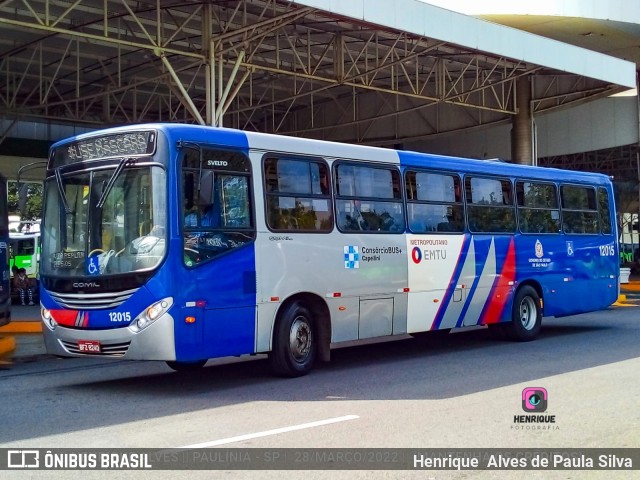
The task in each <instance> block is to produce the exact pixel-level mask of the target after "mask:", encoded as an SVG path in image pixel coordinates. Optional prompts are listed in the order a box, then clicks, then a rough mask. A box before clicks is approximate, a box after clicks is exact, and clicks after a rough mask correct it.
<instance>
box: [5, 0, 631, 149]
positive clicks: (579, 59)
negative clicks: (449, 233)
mask: <svg viewBox="0 0 640 480" xmlns="http://www.w3.org/2000/svg"><path fill="white" fill-rule="evenodd" d="M0 72H1V74H0V78H2V80H1V81H0V105H1V106H2V112H4V113H3V116H4V120H5V122H6V121H9V122H10V124H9V126H8V127H7V128H5V129H4V130H5V131H3V132H0V141H1V140H2V139H4V138H5V137H6V136H10V135H11V131H10V130H11V126H12V125H13V124H14V123H15V122H20V121H46V122H50V123H52V124H65V125H80V126H85V127H87V128H100V127H104V126H110V125H121V124H130V123H140V122H156V121H169V122H187V123H206V124H215V125H224V126H230V127H235V128H241V129H246V130H256V131H262V132H271V133H280V134H287V135H296V136H305V137H312V138H322V139H330V140H337V141H347V142H355V143H366V144H373V145H387V146H393V145H398V144H402V143H403V142H407V141H412V140H418V139H421V138H425V137H429V136H433V135H439V134H444V133H449V132H452V131H457V130H462V129H468V128H476V127H483V126H486V125H491V124H497V123H500V122H508V121H510V120H511V118H512V117H513V115H515V114H516V113H517V109H516V99H517V96H518V94H519V92H518V88H520V89H521V88H523V87H522V85H523V83H522V82H519V81H518V80H519V79H520V78H523V77H529V78H531V82H528V83H527V85H529V87H527V88H530V92H531V99H532V107H533V111H534V113H536V114H537V113H540V112H543V111H548V110H550V109H555V108H565V107H567V106H570V105H573V104H575V103H577V102H584V101H587V100H589V99H593V98H598V97H602V96H608V95H611V94H613V93H616V92H619V91H622V90H625V89H628V88H633V87H635V65H634V64H633V63H630V62H626V61H624V60H621V59H617V58H613V57H609V56H606V55H603V54H600V53H597V52H593V51H589V50H585V49H582V48H579V47H575V46H571V45H567V44H564V43H560V42H557V41H554V40H550V39H547V38H543V37H539V36H536V35H532V34H530V33H526V32H522V31H518V30H515V29H511V28H508V27H504V26H500V25H496V24H492V23H489V22H485V21H482V20H478V19H475V18H472V17H467V16H464V15H461V14H457V13H454V12H450V11H447V10H444V9H441V8H438V7H435V6H432V5H429V4H426V3H423V2H420V1H417V0H395V1H388V0H353V1H351V0H349V1H340V2H338V1H327V0H300V1H286V0H228V1H207V2H203V1H182V2H177V1H164V0H158V1H157V2H145V1H137V2H129V1H120V0H119V1H115V0H82V1H80V0H78V1H69V2H67V1H60V0H0ZM527 93H529V92H527ZM520 94H522V92H520ZM5 124H6V123H5Z"/></svg>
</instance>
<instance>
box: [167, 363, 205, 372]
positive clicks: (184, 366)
mask: <svg viewBox="0 0 640 480" xmlns="http://www.w3.org/2000/svg"><path fill="white" fill-rule="evenodd" d="M166 363H167V366H168V367H169V368H170V369H171V370H175V371H176V372H196V371H198V370H200V369H201V368H202V367H204V364H205V363H207V361H206V360H198V361H197V362H166Z"/></svg>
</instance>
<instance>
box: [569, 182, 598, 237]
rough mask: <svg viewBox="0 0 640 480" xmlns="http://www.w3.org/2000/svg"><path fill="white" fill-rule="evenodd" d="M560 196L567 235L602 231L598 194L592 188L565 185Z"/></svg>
mask: <svg viewBox="0 0 640 480" xmlns="http://www.w3.org/2000/svg"><path fill="white" fill-rule="evenodd" d="M560 196H561V198H562V228H563V230H564V232H565V233H585V234H593V233H598V232H599V231H600V225H599V223H600V222H599V218H598V210H597V205H596V192H595V190H594V189H593V188H592V187H582V186H575V185H563V186H562V187H561V188H560Z"/></svg>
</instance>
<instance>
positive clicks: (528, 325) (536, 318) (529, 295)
mask: <svg viewBox="0 0 640 480" xmlns="http://www.w3.org/2000/svg"><path fill="white" fill-rule="evenodd" d="M542 305H543V303H542V292H541V289H540V286H539V285H538V284H536V283H534V282H524V283H522V284H521V285H520V286H519V287H518V289H517V290H516V292H515V294H514V297H513V303H512V307H511V321H510V322H508V323H506V324H505V325H504V327H505V329H506V333H507V334H508V336H509V337H510V338H511V339H513V340H518V341H521V342H528V341H531V340H534V339H535V338H536V337H537V336H538V335H539V334H540V328H541V326H542Z"/></svg>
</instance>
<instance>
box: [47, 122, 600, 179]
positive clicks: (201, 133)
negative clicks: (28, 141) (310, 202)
mask: <svg viewBox="0 0 640 480" xmlns="http://www.w3.org/2000/svg"><path fill="white" fill-rule="evenodd" d="M151 129H154V130H159V131H162V132H163V133H164V134H165V135H166V137H167V138H168V140H169V141H170V142H174V141H175V142H177V141H178V140H181V139H184V136H185V135H188V140H189V141H194V142H202V143H209V144H212V145H218V146H224V147H230V148H241V149H244V150H249V149H251V150H262V151H265V152H269V151H271V152H279V153H294V154H302V155H310V156H321V157H324V158H329V159H336V160H337V159H344V160H358V161H367V162H384V163H393V164H398V165H401V166H405V167H421V168H426V169H428V168H434V169H438V170H441V169H444V170H449V171H452V172H465V173H475V174H483V173H491V174H492V175H504V176H508V177H513V176H517V177H521V178H530V179H537V180H547V181H556V180H560V179H562V181H564V182H575V183H592V184H598V185H606V184H608V183H610V179H609V177H608V176H606V175H603V174H600V173H593V172H581V171H575V170H562V169H557V168H549V167H537V166H531V165H518V164H513V163H506V162H499V161H495V159H492V160H478V159H471V158H462V157H453V156H446V155H436V154H429V153H421V152H412V151H404V150H394V149H388V148H382V147H372V146H367V145H353V144H347V143H339V142H332V141H327V140H316V139H308V138H299V137H289V136H284V135H274V134H268V133H259V132H248V131H242V130H235V129H230V128H223V127H210V126H202V125H191V124H176V123H154V124H136V125H127V126H123V127H114V128H109V129H104V130H99V131H94V132H90V133H84V134H82V135H78V136H76V137H72V138H68V139H66V140H62V141H59V142H56V143H55V144H54V145H53V146H52V147H51V148H52V149H55V148H58V147H60V146H61V145H64V144H65V143H67V142H70V141H78V140H85V139H89V138H92V137H95V136H99V135H104V134H114V133H118V132H129V131H136V130H151ZM214 132H216V133H217V136H216V137H213V135H212V134H213V133H214Z"/></svg>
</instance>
